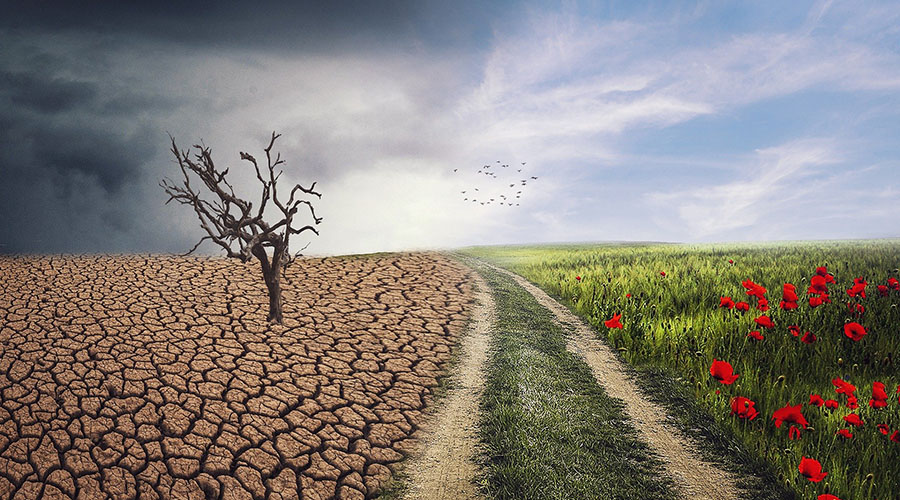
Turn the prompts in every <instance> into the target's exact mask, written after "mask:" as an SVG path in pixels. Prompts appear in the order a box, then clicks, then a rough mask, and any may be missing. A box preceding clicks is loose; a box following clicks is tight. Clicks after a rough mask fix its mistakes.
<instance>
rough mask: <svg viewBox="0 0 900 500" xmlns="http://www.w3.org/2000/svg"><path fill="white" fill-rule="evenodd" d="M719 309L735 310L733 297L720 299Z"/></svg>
mask: <svg viewBox="0 0 900 500" xmlns="http://www.w3.org/2000/svg"><path fill="white" fill-rule="evenodd" d="M719 307H727V308H728V309H734V300H732V299H731V297H719Z"/></svg>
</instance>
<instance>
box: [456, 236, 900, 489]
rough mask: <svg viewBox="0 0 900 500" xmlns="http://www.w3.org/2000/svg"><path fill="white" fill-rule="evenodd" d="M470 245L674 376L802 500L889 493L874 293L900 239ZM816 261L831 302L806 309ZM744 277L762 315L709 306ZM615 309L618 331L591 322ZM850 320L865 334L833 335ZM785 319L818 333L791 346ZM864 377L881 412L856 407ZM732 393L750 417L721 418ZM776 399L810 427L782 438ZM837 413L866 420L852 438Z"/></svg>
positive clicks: (897, 365)
mask: <svg viewBox="0 0 900 500" xmlns="http://www.w3.org/2000/svg"><path fill="white" fill-rule="evenodd" d="M471 253H472V254H474V255H476V256H479V257H482V258H486V259H488V260H491V261H493V262H495V263H498V264H500V265H502V266H505V267H508V268H510V269H511V270H513V271H515V272H517V273H519V274H521V275H523V276H524V277H526V278H527V279H529V280H531V281H533V282H535V283H537V284H538V285H540V286H541V287H542V288H544V289H545V290H546V291H548V292H549V293H551V294H552V295H555V296H557V297H559V298H560V299H561V300H562V301H564V303H566V304H567V305H569V306H570V307H572V308H573V309H574V310H575V311H576V312H577V313H579V314H580V315H582V316H583V317H584V318H586V319H587V320H588V321H590V322H591V323H592V324H593V325H594V326H596V327H597V329H598V331H600V332H601V334H602V335H605V336H606V339H607V341H608V342H609V343H610V344H611V345H613V346H614V347H616V348H618V349H619V351H620V352H622V355H623V357H624V358H625V359H626V360H627V361H628V362H629V363H632V364H633V365H635V366H638V367H640V366H652V367H656V368H660V369H663V370H665V371H666V372H668V373H671V374H672V375H673V376H676V377H678V378H680V379H681V380H682V381H683V383H684V384H686V385H689V386H690V387H691V388H692V390H693V392H694V395H695V397H696V398H697V400H698V402H699V403H700V404H701V405H702V406H704V407H705V408H706V409H707V411H709V413H710V414H711V415H712V416H713V417H714V418H715V419H716V420H717V421H718V422H719V423H720V424H721V425H723V426H725V427H726V428H729V429H731V430H732V431H733V432H734V433H735V434H736V435H737V436H738V437H739V438H740V439H741V440H742V441H743V443H744V444H745V446H746V447H747V448H748V449H749V450H750V451H751V452H755V453H757V454H758V456H759V457H761V458H763V459H765V460H767V461H768V462H769V463H771V464H772V465H773V467H774V468H775V470H776V471H777V473H778V475H779V478H780V480H781V481H782V482H783V483H784V484H785V485H786V486H788V487H790V488H792V489H794V490H795V491H796V492H797V493H798V494H800V495H801V497H802V498H816V496H817V495H819V494H822V493H831V494H834V495H837V496H838V497H840V498H842V499H844V500H847V499H880V500H887V499H891V498H900V443H898V442H892V441H890V440H889V439H888V436H886V435H883V434H881V433H880V432H879V431H878V430H877V429H876V425H877V424H887V425H888V426H889V428H890V432H891V433H892V432H893V431H895V430H898V429H900V403H898V400H897V398H898V395H897V394H894V390H895V388H897V386H898V384H900V352H898V346H900V305H898V304H900V292H898V291H891V292H890V295H889V296H888V297H881V296H879V294H878V292H877V291H876V285H878V284H885V283H886V281H887V279H888V278H889V277H894V278H900V271H898V267H900V242H898V241H893V240H881V241H860V242H802V243H779V244H753V245H737V244H728V245H705V246H685V245H601V246H596V245H595V246H588V245H576V246H552V247H491V248H476V249H472V250H471ZM729 259H732V260H733V261H734V263H733V264H730V263H729V262H728V261H729ZM818 266H827V267H828V271H829V272H831V273H833V274H834V276H835V279H836V283H835V284H831V285H829V293H830V295H831V299H832V303H830V304H824V305H822V306H819V307H817V308H811V307H810V306H809V304H808V302H807V301H806V295H805V292H806V290H807V288H808V286H809V280H810V278H811V276H812V275H813V274H814V272H815V269H816V267H818ZM660 272H665V273H666V276H662V275H661V274H660ZM576 276H580V277H581V278H582V279H581V280H580V281H578V280H576ZM857 277H865V278H866V279H867V280H868V282H869V286H868V287H867V289H866V295H867V297H866V298H864V299H859V300H857V299H851V298H850V297H849V296H848V295H847V293H846V289H848V288H849V287H850V286H851V285H853V280H854V278H857ZM746 279H750V280H753V281H754V282H756V283H758V284H760V285H762V286H764V287H766V288H767V289H768V293H767V294H766V298H767V299H768V300H769V303H770V307H771V309H770V310H769V311H768V312H765V313H763V312H760V311H758V310H756V308H755V307H752V308H751V309H750V311H748V312H745V313H740V312H738V311H736V310H729V309H724V308H719V307H718V305H719V298H720V297H721V296H730V297H732V298H733V299H734V300H735V301H741V300H744V301H747V302H750V303H751V305H752V306H755V299H752V298H751V297H748V296H747V295H746V293H745V289H744V287H743V286H742V285H741V282H742V281H743V280H746ZM784 283H792V284H794V285H795V286H796V289H797V294H798V295H799V296H800V307H799V309H797V310H794V311H785V310H781V309H779V307H778V306H779V301H780V299H781V296H782V285H783V284H784ZM626 294H631V297H630V298H628V297H626ZM848 301H849V302H853V303H856V302H859V303H861V304H862V305H863V306H864V307H865V312H864V313H863V314H862V317H861V318H855V317H853V316H852V315H851V314H850V312H849V309H848V307H847V302H848ZM616 313H621V314H622V318H621V321H622V323H623V324H624V328H623V329H621V330H618V329H615V330H610V329H607V328H606V327H605V326H604V324H603V322H604V321H605V320H607V319H609V318H611V317H612V316H613V314H616ZM761 314H767V315H769V316H770V317H771V318H772V319H773V321H774V322H775V325H776V326H775V328H774V329H772V330H765V329H761V328H759V327H757V326H756V325H755V324H754V322H753V319H754V318H756V317H757V316H759V315H761ZM851 320H855V321H858V322H859V323H861V324H862V325H864V326H865V327H866V328H867V329H868V332H869V333H868V335H866V336H865V337H863V339H862V340H860V341H858V342H854V341H853V340H851V339H850V338H848V337H846V336H845V335H844V331H843V327H844V324H845V322H847V321H851ZM789 325H798V326H799V327H800V328H801V333H802V332H805V331H807V330H808V331H810V332H812V333H813V334H815V335H816V336H817V337H818V341H817V342H815V343H814V344H805V343H803V342H801V341H800V338H799V337H794V336H793V335H791V334H790V333H789V332H788V328H787V327H788V326H789ZM751 330H761V331H762V332H763V334H764V335H765V339H764V340H763V341H754V340H752V339H750V338H748V337H747V333H748V332H750V331H751ZM714 358H715V359H719V360H724V361H727V362H729V363H731V364H732V365H733V366H734V371H735V373H739V374H740V378H738V380H737V381H736V382H735V383H734V384H733V385H723V384H721V383H719V382H718V381H716V380H715V379H713V378H712V377H711V376H710V372H709V369H710V364H711V363H712V361H713V359H714ZM839 377H840V378H842V379H844V380H846V381H849V382H850V383H852V384H854V385H855V386H856V387H857V391H856V396H857V397H858V401H859V408H857V409H855V410H853V409H850V408H848V406H847V404H846V403H847V398H846V397H845V396H843V395H839V394H836V393H835V388H834V386H833V385H832V382H831V381H832V379H834V378H839ZM875 381H880V382H883V383H884V384H885V386H886V387H887V391H888V395H889V396H890V399H889V404H888V407H887V408H884V409H873V408H870V407H869V405H868V402H869V399H870V396H871V394H872V383H873V382H875ZM716 390H718V391H719V393H718V394H716ZM811 394H820V395H821V396H822V397H823V398H824V399H835V400H837V401H838V402H839V403H840V407H839V408H838V409H836V410H828V409H825V408H819V407H816V406H812V405H809V404H808V403H809V399H810V395H811ZM733 396H743V397H747V398H750V399H751V400H753V401H754V402H755V403H756V409H757V410H758V411H759V416H758V417H757V418H756V419H754V420H753V421H748V420H742V419H739V418H737V417H736V416H732V415H730V413H731V406H730V401H731V398H732V397H733ZM788 404H790V405H798V404H802V405H803V406H802V413H803V415H804V417H805V418H806V419H807V420H808V421H809V424H810V427H811V428H810V429H807V430H805V431H803V433H802V437H801V439H799V440H791V439H789V438H788V430H789V427H790V424H785V425H783V426H782V427H781V428H776V427H775V425H774V423H773V420H772V414H773V412H774V411H775V410H777V409H779V408H781V407H783V406H785V405H788ZM850 413H856V414H858V415H860V416H861V417H862V419H863V421H864V422H865V425H864V426H863V427H861V428H851V431H852V432H853V434H854V437H853V438H852V439H850V440H845V439H843V438H841V437H839V436H837V435H836V432H837V431H838V430H839V429H841V428H844V427H847V425H846V424H845V422H844V420H843V417H844V416H846V415H848V414H850ZM803 456H806V457H810V458H814V459H816V460H819V461H820V462H821V463H822V465H823V470H824V471H825V472H827V473H828V476H827V477H826V478H825V480H823V481H822V482H820V483H813V482H810V481H808V480H807V479H806V478H805V477H803V476H801V475H800V474H799V473H798V469H797V466H798V464H799V462H800V459H801V457H803Z"/></svg>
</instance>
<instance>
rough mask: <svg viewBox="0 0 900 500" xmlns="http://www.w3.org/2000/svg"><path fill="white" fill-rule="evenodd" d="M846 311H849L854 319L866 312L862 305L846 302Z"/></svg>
mask: <svg viewBox="0 0 900 500" xmlns="http://www.w3.org/2000/svg"><path fill="white" fill-rule="evenodd" d="M847 309H849V310H850V314H852V315H853V316H856V317H860V316H862V313H864V312H866V308H865V306H863V305H862V304H854V303H853V302H847Z"/></svg>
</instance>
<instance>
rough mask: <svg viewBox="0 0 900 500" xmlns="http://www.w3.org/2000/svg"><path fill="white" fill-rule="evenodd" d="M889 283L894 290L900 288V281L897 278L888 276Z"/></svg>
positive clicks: (889, 286)
mask: <svg viewBox="0 0 900 500" xmlns="http://www.w3.org/2000/svg"><path fill="white" fill-rule="evenodd" d="M887 284H888V288H890V289H892V290H900V281H897V278H888V281H887Z"/></svg>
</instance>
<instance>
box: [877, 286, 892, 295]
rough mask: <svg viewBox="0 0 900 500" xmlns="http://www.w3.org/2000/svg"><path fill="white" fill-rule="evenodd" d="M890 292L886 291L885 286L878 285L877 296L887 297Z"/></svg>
mask: <svg viewBox="0 0 900 500" xmlns="http://www.w3.org/2000/svg"><path fill="white" fill-rule="evenodd" d="M889 293H891V291H890V290H889V289H888V287H887V285H878V295H881V296H882V297H887V296H888V294H889Z"/></svg>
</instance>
